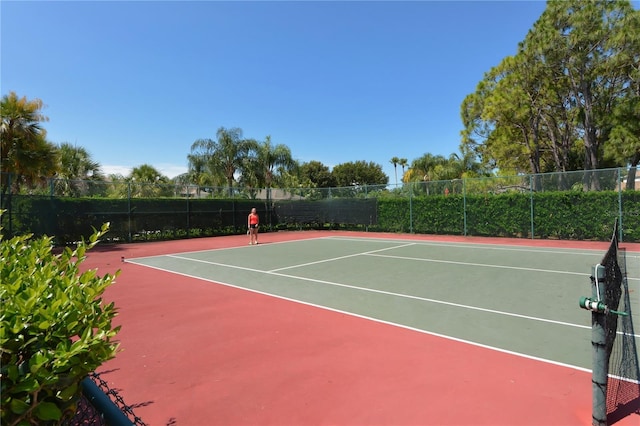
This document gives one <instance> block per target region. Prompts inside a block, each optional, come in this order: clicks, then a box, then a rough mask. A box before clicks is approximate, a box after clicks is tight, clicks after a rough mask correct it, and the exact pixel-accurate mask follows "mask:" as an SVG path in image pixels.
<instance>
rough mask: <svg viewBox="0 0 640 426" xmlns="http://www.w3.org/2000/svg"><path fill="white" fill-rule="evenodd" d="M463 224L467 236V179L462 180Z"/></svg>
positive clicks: (464, 233)
mask: <svg viewBox="0 0 640 426" xmlns="http://www.w3.org/2000/svg"><path fill="white" fill-rule="evenodd" d="M462 222H463V226H464V230H463V235H464V236H465V237H466V236H467V179H466V178H462Z"/></svg>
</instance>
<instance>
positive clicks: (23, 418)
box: [0, 224, 120, 425]
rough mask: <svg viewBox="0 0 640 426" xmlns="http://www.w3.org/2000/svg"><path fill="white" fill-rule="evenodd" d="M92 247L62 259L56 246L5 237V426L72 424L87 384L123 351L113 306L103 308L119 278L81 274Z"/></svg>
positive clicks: (1, 284) (0, 350) (1, 283)
mask: <svg viewBox="0 0 640 426" xmlns="http://www.w3.org/2000/svg"><path fill="white" fill-rule="evenodd" d="M107 230H108V224H105V225H103V226H102V228H101V230H100V231H95V230H94V233H93V234H92V235H91V237H90V238H89V241H88V242H85V241H81V242H80V243H78V244H77V246H76V249H75V250H73V249H71V248H69V247H65V248H64V249H63V250H62V252H61V253H59V254H54V252H53V250H52V247H53V244H52V242H53V241H52V238H49V237H41V238H38V239H34V238H32V236H31V235H24V236H15V237H13V238H11V239H4V238H2V235H0V255H1V259H0V303H1V305H2V308H1V311H0V354H1V362H2V364H1V374H2V382H1V386H2V389H1V392H2V395H1V398H2V414H1V423H2V424H3V425H29V424H39V425H43V424H44V425H48V424H60V423H62V422H63V421H64V420H66V419H68V418H70V417H72V416H73V415H74V413H75V411H76V404H77V402H78V400H79V398H80V395H81V386H80V382H81V381H82V379H83V378H84V377H86V376H87V374H88V373H90V372H91V371H94V370H95V369H96V368H97V367H98V366H100V365H101V364H102V363H103V362H105V361H107V360H109V359H111V358H113V357H114V356H115V353H116V350H117V343H115V342H114V340H113V339H114V337H115V336H116V334H117V333H118V331H119V328H120V327H112V324H111V322H112V319H113V318H114V317H115V315H116V308H115V306H114V304H113V303H109V304H106V303H104V302H103V300H102V295H103V292H104V291H105V289H106V288H107V287H108V286H109V285H111V284H112V283H113V282H114V280H115V278H116V276H117V275H118V274H119V271H118V272H116V273H115V274H106V275H104V276H102V277H100V276H98V275H97V270H87V271H84V272H81V271H80V265H81V264H82V262H83V261H84V260H85V259H86V251H87V250H89V249H91V248H92V247H94V246H95V245H96V244H97V242H98V239H99V238H100V237H101V236H102V235H104V234H105V233H106V232H107Z"/></svg>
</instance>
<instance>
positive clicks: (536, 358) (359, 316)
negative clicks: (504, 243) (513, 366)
mask: <svg viewBox="0 0 640 426" xmlns="http://www.w3.org/2000/svg"><path fill="white" fill-rule="evenodd" d="M189 260H195V259H189ZM126 262H127V263H132V264H135V265H139V266H144V267H147V268H151V269H156V270H159V271H163V272H169V273H172V274H176V275H181V276H184V277H188V278H194V279H198V280H202V281H207V282H210V283H214V284H220V285H224V286H227V287H232V288H235V289H238V290H243V291H248V292H251V293H257V294H262V295H264V296H269V297H275V298H276V299H281V300H287V301H289V302H293V303H299V304H301V305H306V306H311V307H314V308H319V309H324V310H326V311H331V312H337V313H340V314H344V315H349V316H352V317H356V318H362V319H366V320H369V321H373V322H377V323H380V324H386V325H390V326H393V327H398V328H402V329H405V330H411V331H415V332H418V333H422V334H426V335H429V336H434V337H439V338H442V339H446V340H451V341H454V342H459V343H464V344H467V345H471V346H476V347H479V348H483V349H489V350H492V351H496V352H500V353H504V354H508V355H514V356H519V357H521V358H525V359H530V360H533V361H539V362H543V363H546V364H551V365H556V366H560V367H566V368H570V369H573V370H578V371H582V372H585V373H591V370H590V369H588V368H584V367H580V366H577V365H571V364H566V363H563V362H558V361H553V360H550V359H546V358H540V357H537V356H533V355H528V354H524V353H521V352H514V351H510V350H508V349H502V348H498V347H495V346H489V345H484V344H482V343H478V342H473V341H471V340H464V339H460V338H458V337H453V336H447V335H446V334H440V333H435V332H432V331H427V330H423V329H420V328H416V327H411V326H408V325H403V324H398V323H394V322H391V321H385V320H381V319H379V318H374V317H369V316H366V315H361V314H356V313H354V312H349V311H343V310H340V309H335V308H331V307H328V306H324V305H317V304H315V303H310V302H304V301H302V300H297V299H292V298H289V297H285V296H279V295H277V294H271V293H267V292H265V291H260V290H254V289H250V288H246V287H242V286H238V285H235V284H229V283H225V282H221V281H216V280H213V279H209V278H203V277H199V276H196V275H191V274H186V273H182V272H176V271H172V270H170V269H165V268H160V267H158V266H150V265H145V264H144V263H137V262H135V261H131V260H126ZM276 275H277V274H276Z"/></svg>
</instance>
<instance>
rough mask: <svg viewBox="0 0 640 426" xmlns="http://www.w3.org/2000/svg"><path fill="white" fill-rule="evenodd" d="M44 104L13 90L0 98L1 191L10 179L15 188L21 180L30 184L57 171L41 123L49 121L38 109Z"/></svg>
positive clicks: (3, 191)
mask: <svg viewBox="0 0 640 426" xmlns="http://www.w3.org/2000/svg"><path fill="white" fill-rule="evenodd" d="M43 107H44V104H43V102H42V100H40V99H32V100H27V98H26V97H22V98H18V95H16V93H15V92H10V93H9V94H8V95H4V96H3V97H2V101H0V115H1V116H2V124H0V170H2V172H3V174H2V178H1V179H2V193H6V192H7V190H8V189H9V187H8V185H9V182H11V181H12V182H13V183H14V190H15V191H16V192H17V191H19V189H20V184H21V183H23V182H24V183H27V184H30V185H33V184H34V183H36V182H37V181H38V180H39V179H41V178H42V177H43V176H51V175H53V174H54V173H55V171H56V168H57V161H56V151H55V147H54V145H53V144H51V143H49V142H47V140H46V131H45V130H44V128H43V127H42V126H41V124H40V123H42V122H44V121H48V118H47V117H46V116H45V115H43V114H42V113H41V110H42V108H43ZM11 176H13V177H11Z"/></svg>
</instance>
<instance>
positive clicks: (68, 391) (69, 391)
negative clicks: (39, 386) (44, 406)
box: [56, 383, 78, 401]
mask: <svg viewBox="0 0 640 426" xmlns="http://www.w3.org/2000/svg"><path fill="white" fill-rule="evenodd" d="M77 391H78V384H77V383H72V384H71V386H69V387H67V388H65V389H62V390H61V391H58V393H57V394H56V396H57V397H58V398H59V399H61V400H62V401H68V400H70V399H71V398H72V397H73V396H74V395H75V394H76V392H77Z"/></svg>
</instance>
